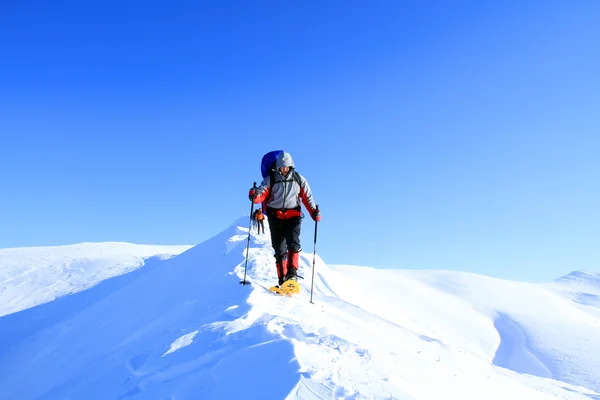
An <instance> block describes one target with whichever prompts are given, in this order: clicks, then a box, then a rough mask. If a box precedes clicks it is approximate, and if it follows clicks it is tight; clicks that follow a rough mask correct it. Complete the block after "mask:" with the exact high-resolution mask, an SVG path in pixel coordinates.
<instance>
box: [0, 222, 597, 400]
mask: <svg viewBox="0 0 600 400" xmlns="http://www.w3.org/2000/svg"><path fill="white" fill-rule="evenodd" d="M305 224H307V222H305ZM247 226H248V217H243V218H240V219H239V220H238V221H236V222H235V223H234V224H233V225H232V226H231V227H230V228H228V229H227V230H225V231H224V232H222V233H220V234H219V235H217V236H215V237H214V238H212V239H210V240H209V241H207V242H204V243H202V244H200V245H198V246H196V247H194V248H192V249H190V250H188V251H186V252H184V253H183V254H181V255H179V256H177V257H174V258H171V259H168V260H160V259H153V260H151V261H149V262H147V263H146V265H145V266H144V267H142V268H139V269H136V270H135V271H133V272H130V273H128V274H125V275H121V276H118V277H115V278H112V279H108V280H105V281H103V282H102V283H100V284H98V285H96V286H94V287H92V288H90V289H87V290H84V291H81V292H79V293H76V294H72V295H69V296H64V297H60V298H58V299H57V300H54V301H52V302H49V303H47V304H43V305H40V306H37V307H33V308H30V309H27V310H24V311H21V312H18V313H14V314H11V315H8V316H5V317H3V318H0V343H2V344H3V349H2V351H1V352H0V398H2V399H4V398H6V399H62V398H73V399H79V398H85V399H177V400H181V399H233V398H249V399H254V398H260V399H284V398H285V399H400V400H408V399H415V400H426V399H433V400H436V399H457V400H464V399H477V400H480V399H486V400H489V399H498V400H506V399H528V400H529V399H531V400H537V399H540V400H541V399H568V400H570V399H587V400H589V399H600V395H599V394H598V393H597V391H598V390H597V383H598V377H599V375H600V373H599V371H600V368H599V367H598V365H597V361H596V360H598V359H600V349H598V347H597V345H596V343H595V342H596V340H595V339H596V338H597V337H600V336H599V335H600V332H599V331H598V327H599V326H600V323H599V319H598V316H596V315H595V314H593V313H590V312H589V310H590V309H593V310H597V309H596V308H595V307H590V306H585V305H582V304H580V303H578V302H576V301H573V299H572V298H571V297H569V296H567V295H566V294H565V293H567V292H568V290H567V289H565V287H564V286H556V285H555V282H553V283H552V284H548V285H534V284H526V283H520V282H509V281H503V280H499V279H493V278H487V277H483V276H478V275H472V274H463V273H458V272H441V271H401V270H376V269H372V268H368V267H355V266H332V265H327V264H326V263H325V262H324V261H323V260H322V259H321V258H320V257H319V256H318V255H317V256H316V259H315V260H314V263H315V265H316V270H315V281H314V297H313V298H314V304H311V303H310V302H309V299H310V286H311V285H310V283H311V281H310V280H311V272H312V270H311V268H312V265H313V254H312V253H301V257H300V262H301V265H300V274H301V275H303V276H304V277H305V279H304V281H301V282H302V291H301V293H300V294H299V295H298V296H296V297H292V298H287V297H278V296H275V295H273V294H272V293H271V292H269V291H268V287H269V286H271V285H272V284H274V283H275V268H274V258H273V252H272V250H271V248H270V244H269V231H268V226H267V234H266V235H255V234H253V235H252V240H251V242H250V250H249V253H248V269H247V279H248V280H249V281H250V282H251V285H248V286H242V285H240V284H239V281H240V279H241V277H242V276H243V274H244V266H245V265H246V263H245V257H246V245H247V243H248V241H247V239H248V228H247ZM565 290H567V292H565ZM588 292H589V290H588V291H587V292H586V293H588Z"/></svg>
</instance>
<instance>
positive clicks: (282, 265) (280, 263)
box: [275, 256, 288, 286]
mask: <svg viewBox="0 0 600 400" xmlns="http://www.w3.org/2000/svg"><path fill="white" fill-rule="evenodd" d="M285 257H286V256H275V267H276V269H277V278H279V286H281V285H282V284H283V282H285V277H286V275H287V274H288V268H287V265H288V260H287V259H286V258H285Z"/></svg>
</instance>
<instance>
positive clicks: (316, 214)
mask: <svg viewBox="0 0 600 400" xmlns="http://www.w3.org/2000/svg"><path fill="white" fill-rule="evenodd" d="M310 216H311V217H312V219H313V220H315V221H317V222H319V221H320V220H321V211H319V210H318V209H316V210H313V212H312V214H311V215H310Z"/></svg>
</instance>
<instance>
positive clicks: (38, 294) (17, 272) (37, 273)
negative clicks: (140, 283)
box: [0, 243, 191, 316]
mask: <svg viewBox="0 0 600 400" xmlns="http://www.w3.org/2000/svg"><path fill="white" fill-rule="evenodd" d="M190 247H191V246H152V245H139V244H131V243H80V244H74V245H68V246H52V247H26V248H13V249H0V316H2V315H6V314H10V313H13V312H16V311H20V310H23V309H26V308H29V307H33V306H36V305H38V304H42V303H46V302H48V301H51V300H54V299H55V298H57V297H60V296H63V295H65V294H68V293H75V292H78V291H81V290H83V289H87V288H89V287H90V286H93V285H94V284H96V283H97V282H100V281H103V280H105V279H107V278H111V277H113V276H117V275H121V274H124V273H127V272H130V271H132V270H134V269H136V268H138V267H140V266H142V265H144V263H145V262H147V260H148V259H150V258H152V257H156V258H158V259H165V258H169V257H172V256H174V255H177V254H180V253H182V252H184V251H185V250H187V249H189V248H190Z"/></svg>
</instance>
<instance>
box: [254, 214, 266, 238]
mask: <svg viewBox="0 0 600 400" xmlns="http://www.w3.org/2000/svg"><path fill="white" fill-rule="evenodd" d="M255 219H256V224H257V225H258V234H259V235H260V229H261V228H262V233H265V221H264V219H265V214H263V212H262V209H260V208H259V209H258V210H256V215H255Z"/></svg>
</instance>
